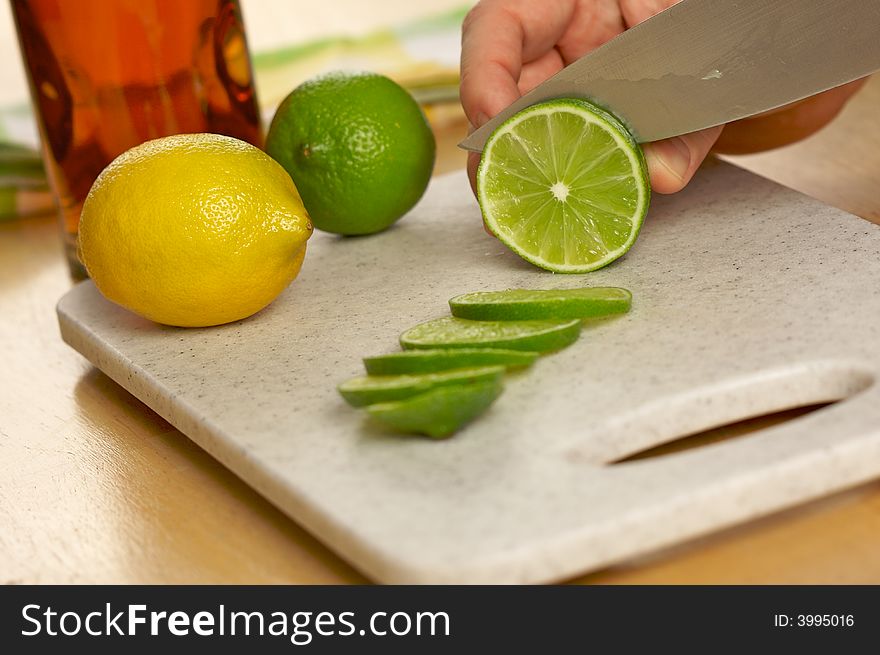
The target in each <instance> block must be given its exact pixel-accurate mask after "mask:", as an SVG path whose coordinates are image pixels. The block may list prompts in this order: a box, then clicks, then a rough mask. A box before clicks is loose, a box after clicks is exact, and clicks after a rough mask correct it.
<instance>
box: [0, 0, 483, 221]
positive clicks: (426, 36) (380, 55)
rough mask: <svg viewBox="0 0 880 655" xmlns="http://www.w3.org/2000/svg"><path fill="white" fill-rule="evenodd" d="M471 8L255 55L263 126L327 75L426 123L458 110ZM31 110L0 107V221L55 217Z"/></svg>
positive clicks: (254, 60) (27, 108) (21, 107)
mask: <svg viewBox="0 0 880 655" xmlns="http://www.w3.org/2000/svg"><path fill="white" fill-rule="evenodd" d="M469 8H470V4H468V5H464V6H462V7H460V8H458V9H456V10H454V11H451V12H448V13H444V14H441V15H437V16H431V17H429V18H426V19H422V20H419V21H416V22H412V23H408V24H406V25H401V26H395V27H390V28H388V29H384V30H381V31H378V32H375V33H373V34H369V35H367V36H364V37H356V38H355V37H339V38H325V39H320V40H317V41H312V42H308V43H302V44H297V45H292V46H289V47H285V48H280V49H277V50H272V51H268V52H257V53H254V55H253V65H254V74H255V76H256V84H257V95H258V97H259V99H260V105H261V110H262V113H263V116H264V118H265V119H266V122H267V124H268V121H269V119H270V118H271V116H272V114H273V113H274V111H275V108H276V107H277V106H278V103H280V102H281V100H282V99H283V98H284V97H285V96H286V95H287V94H288V93H289V92H290V90H291V89H293V88H294V87H295V86H296V85H298V84H299V83H300V82H303V81H304V80H306V79H308V78H310V77H313V76H314V75H317V74H319V73H322V72H326V71H328V70H333V69H339V68H345V69H360V70H372V71H376V72H379V73H383V74H385V75H388V76H389V77H391V78H392V79H395V80H397V81H398V82H399V83H400V84H402V85H403V86H404V87H406V88H407V89H409V90H410V92H411V93H412V94H413V96H414V97H415V98H416V99H417V100H418V101H419V102H421V103H422V104H423V105H424V106H425V107H426V109H427V111H428V116H429V118H431V119H432V120H435V121H436V120H437V117H438V116H442V112H438V111H436V110H435V108H436V107H439V106H442V105H444V104H451V103H455V104H456V105H457V103H458V58H459V51H460V45H459V38H460V37H459V30H460V26H461V21H462V19H463V18H464V15H465V13H466V12H467V10H468V9H469ZM38 146H39V142H38V137H37V131H36V127H35V125H34V121H33V116H32V114H31V110H30V107H29V106H26V105H20V106H14V107H0V221H8V220H12V219H16V218H23V217H26V216H33V215H40V214H46V213H47V212H51V211H53V210H54V204H53V200H52V196H51V193H50V192H49V188H48V185H47V182H46V176H45V172H44V170H43V166H42V163H41V161H40V156H39V152H38Z"/></svg>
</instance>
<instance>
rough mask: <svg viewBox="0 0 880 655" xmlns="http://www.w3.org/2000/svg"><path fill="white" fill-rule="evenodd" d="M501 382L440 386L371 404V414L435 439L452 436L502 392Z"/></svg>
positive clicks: (394, 426)
mask: <svg viewBox="0 0 880 655" xmlns="http://www.w3.org/2000/svg"><path fill="white" fill-rule="evenodd" d="M501 390H502V386H501V381H500V380H493V381H489V382H479V383H474V384H464V385H454V386H449V387H440V388H437V389H434V390H433V391H429V392H427V393H423V394H421V395H418V396H414V397H412V398H408V399H407V400H400V401H397V402H390V403H380V404H377V405H370V406H369V407H367V413H369V414H370V415H371V416H373V417H375V418H377V419H379V420H380V421H382V422H383V423H385V424H387V425H390V426H391V427H393V428H395V429H396V430H400V431H401V432H410V433H416V434H425V435H428V436H429V437H433V438H435V439H442V438H444V437H448V436H451V435H452V434H454V433H455V432H457V431H458V430H459V429H461V428H462V427H464V425H466V424H467V423H470V422H471V421H472V420H474V419H475V418H476V417H477V416H479V415H480V414H482V413H483V412H484V411H485V410H486V409H487V408H488V407H489V405H491V404H492V403H493V402H495V399H496V398H498V396H499V395H501Z"/></svg>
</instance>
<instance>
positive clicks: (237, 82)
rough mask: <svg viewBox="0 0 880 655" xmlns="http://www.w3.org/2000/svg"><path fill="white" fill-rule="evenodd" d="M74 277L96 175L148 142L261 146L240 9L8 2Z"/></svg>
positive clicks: (134, 0) (147, 1) (139, 2)
mask: <svg viewBox="0 0 880 655" xmlns="http://www.w3.org/2000/svg"><path fill="white" fill-rule="evenodd" d="M11 2H12V13H13V15H14V17H15V23H16V27H17V29H18V39H19V45H20V46H21V52H22V57H23V58H24V62H25V66H26V68H27V74H28V80H29V82H30V88H31V99H32V101H33V105H34V109H35V114H36V118H37V122H38V125H39V129H40V136H41V138H42V144H43V159H44V161H45V163H46V169H47V172H48V176H49V183H50V185H51V186H52V190H53V192H54V194H55V197H56V200H57V202H58V205H59V210H60V217H61V226H62V234H63V236H64V243H65V250H66V252H67V257H68V261H69V263H70V265H71V272H72V274H73V276H74V277H76V278H82V277H85V270H84V269H83V268H82V265H81V264H80V263H79V261H78V259H77V256H76V234H77V226H78V224H79V214H80V210H81V209H82V203H83V201H84V200H85V197H86V194H87V193H88V191H89V188H90V187H91V185H92V182H94V180H95V178H96V177H97V176H98V173H100V172H101V170H102V169H103V168H104V167H105V166H106V165H107V164H109V163H110V162H111V161H112V160H113V159H114V158H115V157H116V156H117V155H119V154H121V153H122V152H124V151H125V150H127V149H128V148H131V147H132V146H135V145H138V144H139V143H142V142H144V141H147V140H148V139H154V138H156V137H160V136H166V135H169V134H180V133H188V132H216V133H220V134H227V135H229V136H234V137H237V138H239V139H243V140H245V141H248V142H250V143H252V144H254V145H256V146H262V130H261V126H260V116H259V111H258V108H257V101H256V94H255V92H254V84H253V74H252V70H251V64H250V57H249V55H248V48H247V41H246V40H245V33H244V26H243V24H242V20H241V11H240V8H239V6H238V2H237V0H11Z"/></svg>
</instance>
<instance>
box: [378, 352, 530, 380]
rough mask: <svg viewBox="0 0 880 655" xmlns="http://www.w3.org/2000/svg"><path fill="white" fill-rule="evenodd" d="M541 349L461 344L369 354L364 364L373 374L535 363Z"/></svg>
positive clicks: (514, 365)
mask: <svg viewBox="0 0 880 655" xmlns="http://www.w3.org/2000/svg"><path fill="white" fill-rule="evenodd" d="M537 358H538V353H530V352H522V351H519V350H493V349H490V348H459V349H457V350H446V349H437V350H434V349H432V350H404V351H403V352H400V353H391V354H390V355H378V356H376V357H365V358H364V368H366V369H367V373H369V374H370V375H401V374H406V373H435V372H437V371H447V370H449V369H453V368H471V367H474V366H506V367H508V368H513V367H521V366H531V365H532V363H534V361H535V360H536V359H537Z"/></svg>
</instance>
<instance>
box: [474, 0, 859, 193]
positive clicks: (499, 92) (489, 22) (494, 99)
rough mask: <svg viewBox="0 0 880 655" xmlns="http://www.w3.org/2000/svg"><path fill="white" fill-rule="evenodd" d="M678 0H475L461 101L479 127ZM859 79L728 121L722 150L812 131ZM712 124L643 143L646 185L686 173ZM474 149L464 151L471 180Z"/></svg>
mask: <svg viewBox="0 0 880 655" xmlns="http://www.w3.org/2000/svg"><path fill="white" fill-rule="evenodd" d="M678 1H679V0H555V1H553V2H542V1H540V0H482V1H481V2H480V3H479V4H478V5H477V6H476V7H474V8H473V9H472V10H471V12H470V13H469V14H468V16H467V18H465V21H464V25H463V26H462V52H461V91H460V93H461V103H462V106H463V107H464V110H465V113H466V114H467V117H468V120H469V121H470V123H471V125H473V126H474V127H479V126H481V125H482V124H483V123H485V122H486V121H488V120H489V118H491V117H492V116H494V115H495V114H497V113H498V112H500V111H501V110H502V109H504V108H505V107H507V106H508V105H509V104H510V103H512V102H513V101H515V100H516V99H518V98H519V97H520V96H521V95H523V94H525V93H526V92H528V91H530V90H531V89H532V88H534V87H535V86H537V85H538V84H539V83H541V82H543V81H544V80H545V79H547V78H548V77H550V76H552V75H554V74H555V73H557V72H558V71H560V70H561V69H562V68H563V67H564V66H567V65H568V64H570V63H572V62H573V61H575V60H576V59H578V58H580V57H582V56H583V55H585V54H586V53H588V52H590V51H591V50H593V49H595V48H597V47H598V46H600V45H602V44H603V43H605V42H606V41H608V40H610V39H612V38H613V37H615V36H617V35H618V34H620V33H621V32H623V31H624V30H626V29H628V28H630V27H632V26H633V25H636V24H638V23H640V22H642V21H643V20H646V19H648V18H650V17H651V16H653V15H654V14H656V13H658V12H660V11H662V10H663V9H666V8H668V7H670V6H672V5H674V4H675V3H676V2H678ZM862 83H863V80H861V81H858V82H854V83H852V84H848V85H845V86H842V87H839V88H837V89H832V90H831V91H827V92H825V93H823V94H820V95H818V96H813V97H812V98H808V99H806V100H802V101H800V102H798V103H794V104H793V105H789V106H787V107H783V108H780V109H777V110H774V111H773V112H768V113H767V114H762V115H760V116H756V117H752V118H750V119H745V120H743V121H737V122H736V123H731V124H730V125H728V126H727V128H726V129H725V133H724V135H723V136H722V138H721V140H720V142H719V149H720V150H723V151H724V152H754V151H756V150H761V149H767V148H771V147H778V146H780V145H785V144H786V143H790V142H792V141H795V140H797V139H799V138H803V137H805V136H807V135H809V134H812V133H813V132H815V131H816V130H818V129H819V128H820V127H822V126H823V125H825V124H826V123H827V122H828V121H830V120H831V119H832V118H834V116H836V115H837V113H838V112H839V111H840V109H841V108H842V107H843V105H844V104H845V103H846V101H847V100H848V99H849V97H850V96H851V95H852V94H853V93H855V91H856V90H858V88H859V87H860V86H861V84H862ZM722 127H723V126H718V127H713V128H709V129H706V130H701V131H699V132H693V133H691V134H684V135H681V136H677V137H673V138H670V139H664V140H662V141H656V142H654V143H647V144H644V152H645V158H646V160H647V163H648V172H649V175H650V178H651V186H652V188H653V189H654V190H655V191H657V192H659V193H674V192H676V191H679V190H681V189H682V188H684V186H685V185H686V184H687V183H688V182H689V181H690V179H691V178H692V177H693V175H694V173H695V172H696V170H697V168H698V167H699V166H700V164H701V163H702V162H703V160H704V159H705V158H706V155H708V153H709V151H710V150H711V149H712V146H713V144H715V142H716V140H718V139H719V136H720V135H721V134H722ZM479 159H480V156H479V154H478V153H471V154H470V155H469V157H468V172H469V174H470V178H471V184H472V185H473V184H474V180H475V177H476V168H477V165H478V163H479Z"/></svg>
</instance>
